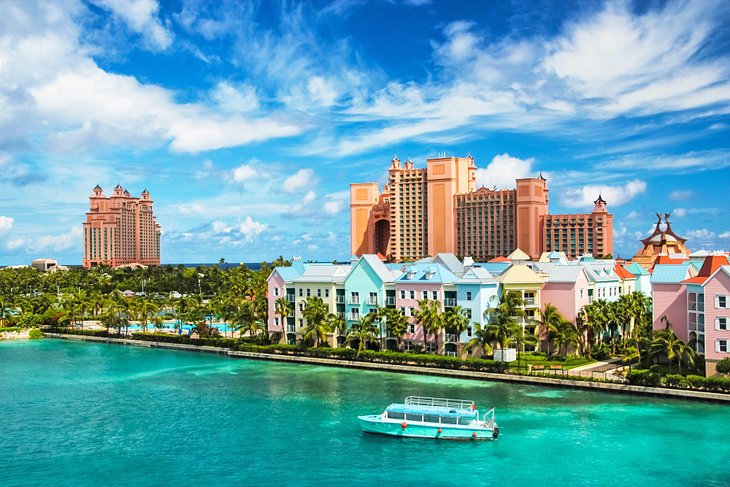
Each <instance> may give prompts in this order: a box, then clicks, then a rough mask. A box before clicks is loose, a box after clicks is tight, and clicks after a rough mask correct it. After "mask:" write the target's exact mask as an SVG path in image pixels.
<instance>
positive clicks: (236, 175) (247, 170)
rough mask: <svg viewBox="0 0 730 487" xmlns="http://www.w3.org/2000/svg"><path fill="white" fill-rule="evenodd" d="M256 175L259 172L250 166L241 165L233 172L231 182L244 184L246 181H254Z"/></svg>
mask: <svg viewBox="0 0 730 487" xmlns="http://www.w3.org/2000/svg"><path fill="white" fill-rule="evenodd" d="M258 175H259V172H258V171H257V170H256V169H254V168H253V167H252V166H251V165H250V164H241V165H240V166H238V167H237V168H236V169H234V170H233V180H234V181H235V182H237V183H245V182H246V181H249V180H251V179H254V178H255V177H257V176H258Z"/></svg>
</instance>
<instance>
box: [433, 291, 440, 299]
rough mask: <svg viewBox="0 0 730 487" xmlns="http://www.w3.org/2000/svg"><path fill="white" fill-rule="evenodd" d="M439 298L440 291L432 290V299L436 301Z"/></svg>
mask: <svg viewBox="0 0 730 487" xmlns="http://www.w3.org/2000/svg"><path fill="white" fill-rule="evenodd" d="M438 298H439V293H438V291H431V299H433V300H434V301H437V300H438Z"/></svg>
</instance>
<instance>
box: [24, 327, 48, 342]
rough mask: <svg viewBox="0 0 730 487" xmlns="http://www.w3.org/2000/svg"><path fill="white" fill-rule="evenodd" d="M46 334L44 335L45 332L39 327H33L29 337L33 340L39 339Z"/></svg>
mask: <svg viewBox="0 0 730 487" xmlns="http://www.w3.org/2000/svg"><path fill="white" fill-rule="evenodd" d="M44 336H45V335H43V332H42V331H41V330H40V329H39V328H31V329H30V332H28V338H30V339H31V340H37V339H39V338H43V337H44Z"/></svg>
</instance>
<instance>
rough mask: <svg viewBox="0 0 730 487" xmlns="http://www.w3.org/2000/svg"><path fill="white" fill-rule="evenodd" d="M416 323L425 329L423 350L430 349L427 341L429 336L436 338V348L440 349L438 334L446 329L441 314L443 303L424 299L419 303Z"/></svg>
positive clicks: (415, 314)
mask: <svg viewBox="0 0 730 487" xmlns="http://www.w3.org/2000/svg"><path fill="white" fill-rule="evenodd" d="M414 316H415V317H416V322H417V323H418V324H420V325H421V328H422V329H423V348H424V349H426V348H428V346H427V343H428V342H427V340H428V336H429V335H434V336H435V337H436V346H437V347H438V333H439V331H440V330H441V329H442V328H443V327H444V317H443V314H442V313H441V303H440V302H439V301H435V300H434V301H432V300H428V299H422V300H420V301H419V302H418V308H417V309H416V310H415V312H414Z"/></svg>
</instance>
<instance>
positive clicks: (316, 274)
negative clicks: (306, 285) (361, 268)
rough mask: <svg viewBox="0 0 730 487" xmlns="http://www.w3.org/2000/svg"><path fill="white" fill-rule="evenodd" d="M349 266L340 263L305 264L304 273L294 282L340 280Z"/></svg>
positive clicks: (343, 278) (348, 269) (343, 277)
mask: <svg viewBox="0 0 730 487" xmlns="http://www.w3.org/2000/svg"><path fill="white" fill-rule="evenodd" d="M350 268H351V266H349V265H342V264H319V263H316V264H315V263H310V264H307V266H306V269H305V270H304V273H303V274H302V275H301V276H299V277H297V278H296V279H294V282H342V281H344V280H345V276H346V275H347V273H348V272H349V271H350Z"/></svg>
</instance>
